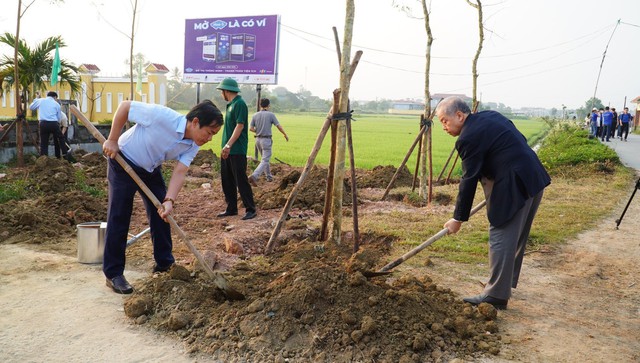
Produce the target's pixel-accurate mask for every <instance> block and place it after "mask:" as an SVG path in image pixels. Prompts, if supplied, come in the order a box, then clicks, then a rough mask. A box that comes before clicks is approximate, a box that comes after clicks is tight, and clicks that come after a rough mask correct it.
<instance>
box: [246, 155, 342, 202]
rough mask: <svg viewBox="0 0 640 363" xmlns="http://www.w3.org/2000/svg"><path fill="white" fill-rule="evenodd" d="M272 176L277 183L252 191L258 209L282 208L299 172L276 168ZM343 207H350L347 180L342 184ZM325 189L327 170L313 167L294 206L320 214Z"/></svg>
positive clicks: (296, 180) (298, 177) (293, 169)
mask: <svg viewBox="0 0 640 363" xmlns="http://www.w3.org/2000/svg"><path fill="white" fill-rule="evenodd" d="M273 175H274V177H275V178H276V179H275V180H277V181H278V182H277V183H269V184H264V187H261V188H259V189H257V190H254V193H255V200H256V204H257V205H258V207H259V208H260V209H274V208H282V207H284V205H285V203H286V202H287V198H289V195H290V194H291V190H292V189H293V187H294V186H295V185H296V183H297V182H298V179H300V175H301V170H300V169H295V168H290V167H289V168H286V167H283V166H278V167H277V168H274V170H273ZM343 188H344V193H343V202H342V203H343V205H351V186H350V184H349V182H348V180H347V179H345V180H344V183H343ZM326 189H327V168H323V167H320V166H317V165H316V166H314V167H312V168H311V170H310V171H309V175H307V178H306V179H305V181H304V183H303V184H302V187H301V188H300V189H299V190H298V194H297V196H296V200H295V202H294V204H293V205H294V206H295V207H298V208H300V209H310V210H313V211H314V212H316V213H322V210H323V208H324V198H325V192H326Z"/></svg>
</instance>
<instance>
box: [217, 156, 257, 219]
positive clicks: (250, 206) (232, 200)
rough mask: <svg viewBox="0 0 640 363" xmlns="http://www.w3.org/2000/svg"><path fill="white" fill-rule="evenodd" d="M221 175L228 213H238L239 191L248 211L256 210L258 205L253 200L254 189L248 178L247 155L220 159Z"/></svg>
mask: <svg viewBox="0 0 640 363" xmlns="http://www.w3.org/2000/svg"><path fill="white" fill-rule="evenodd" d="M220 177H221V179H222V191H223V192H224V200H225V201H226V202H227V212H228V213H238V192H240V198H241V199H242V204H244V208H245V209H246V210H247V212H255V211H256V205H255V203H254V202H253V190H251V185H249V179H248V178H247V156H246V155H229V157H228V158H226V159H221V161H220Z"/></svg>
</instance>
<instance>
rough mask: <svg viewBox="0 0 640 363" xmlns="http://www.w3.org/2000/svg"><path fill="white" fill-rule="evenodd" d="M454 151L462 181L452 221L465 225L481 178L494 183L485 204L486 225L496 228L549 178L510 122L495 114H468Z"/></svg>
mask: <svg viewBox="0 0 640 363" xmlns="http://www.w3.org/2000/svg"><path fill="white" fill-rule="evenodd" d="M456 150H458V153H459V154H460V158H461V159H462V179H461V180H460V186H459V193H458V198H457V201H456V209H455V211H454V213H453V218H455V219H457V220H459V221H467V220H468V219H469V213H470V212H471V207H472V204H473V198H474V196H475V193H476V189H477V187H478V181H479V180H480V178H481V177H486V178H487V179H491V180H493V181H494V184H493V190H492V192H491V196H490V197H489V200H488V201H487V214H488V217H489V222H490V223H491V225H493V226H495V227H499V226H501V225H503V224H504V223H506V222H508V221H509V220H510V219H511V218H512V217H513V215H514V214H515V213H516V212H517V211H518V210H519V209H520V208H522V207H523V206H524V203H525V201H526V200H527V199H529V198H531V197H533V196H536V195H537V194H538V193H540V192H541V191H542V190H543V189H544V188H545V187H546V186H547V185H549V184H550V183H551V178H550V177H549V174H547V171H546V170H545V169H544V167H543V166H542V163H540V160H539V159H538V156H537V155H536V153H535V152H534V151H533V150H531V148H530V147H529V145H527V139H526V138H525V137H524V136H523V135H522V134H521V133H520V131H518V129H516V127H515V125H514V124H513V123H512V122H511V120H509V119H507V118H506V117H504V116H503V115H501V114H500V113H498V112H495V111H482V112H478V113H476V114H470V115H469V116H468V117H467V119H466V120H465V122H464V124H463V126H462V130H461V132H460V135H459V136H458V140H457V141H456Z"/></svg>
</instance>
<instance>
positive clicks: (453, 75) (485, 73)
mask: <svg viewBox="0 0 640 363" xmlns="http://www.w3.org/2000/svg"><path fill="white" fill-rule="evenodd" d="M289 28H290V27H289ZM285 31H286V32H287V33H289V34H291V35H293V36H295V37H297V38H299V39H302V40H304V41H306V42H309V43H311V44H313V45H316V46H318V47H320V48H322V49H325V50H327V51H329V52H333V51H335V49H334V48H331V47H327V46H324V45H322V44H320V43H318V42H315V41H313V40H310V39H308V38H305V37H304V36H301V35H299V34H296V33H294V32H292V31H290V30H287V29H285ZM300 32H302V33H305V34H309V35H311V36H314V37H317V38H323V37H322V36H319V35H315V34H311V33H308V32H305V31H300ZM598 32H599V31H597V32H594V33H591V34H589V35H590V36H591V35H594V34H595V36H593V37H592V38H589V39H587V40H585V41H584V42H582V43H580V44H578V45H577V46H575V47H573V48H570V49H568V50H565V51H564V52H561V53H558V54H556V55H554V56H552V57H547V58H545V59H543V60H541V61H538V62H534V63H529V64H526V65H522V66H519V67H515V68H509V69H501V70H499V71H493V72H482V74H483V75H488V74H500V73H505V72H511V71H516V70H520V69H524V68H529V67H533V66H536V65H540V64H543V63H546V62H548V61H551V60H553V59H556V58H559V57H561V56H562V55H564V54H567V53H569V52H572V51H574V50H575V49H578V48H580V47H582V46H584V45H585V44H588V43H590V42H591V41H592V40H593V39H594V38H596V37H597V36H599V35H600V34H596V33H598ZM581 38H584V37H580V38H578V39H581ZM323 39H325V38H323ZM566 43H570V42H564V43H561V44H566ZM360 63H367V64H371V65H373V66H376V67H380V68H385V69H391V70H395V71H400V72H406V73H415V74H423V73H424V71H423V70H412V69H407V68H402V67H396V66H389V65H386V64H381V63H377V62H372V61H368V60H361V61H360ZM430 74H431V75H434V76H447V77H468V76H470V75H471V73H437V72H431V73H430Z"/></svg>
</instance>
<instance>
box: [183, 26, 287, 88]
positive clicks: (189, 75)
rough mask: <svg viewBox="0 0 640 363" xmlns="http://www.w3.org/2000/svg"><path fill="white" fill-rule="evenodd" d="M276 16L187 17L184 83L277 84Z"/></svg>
mask: <svg viewBox="0 0 640 363" xmlns="http://www.w3.org/2000/svg"><path fill="white" fill-rule="evenodd" d="M279 33H280V16H279V15H261V16H242V17H233V18H205V19H186V21H185V40H184V70H183V77H182V79H183V81H184V82H192V83H194V82H200V83H219V82H220V81H222V80H223V79H224V78H227V77H231V78H234V79H235V80H236V81H238V83H250V84H277V81H278V43H279Z"/></svg>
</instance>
